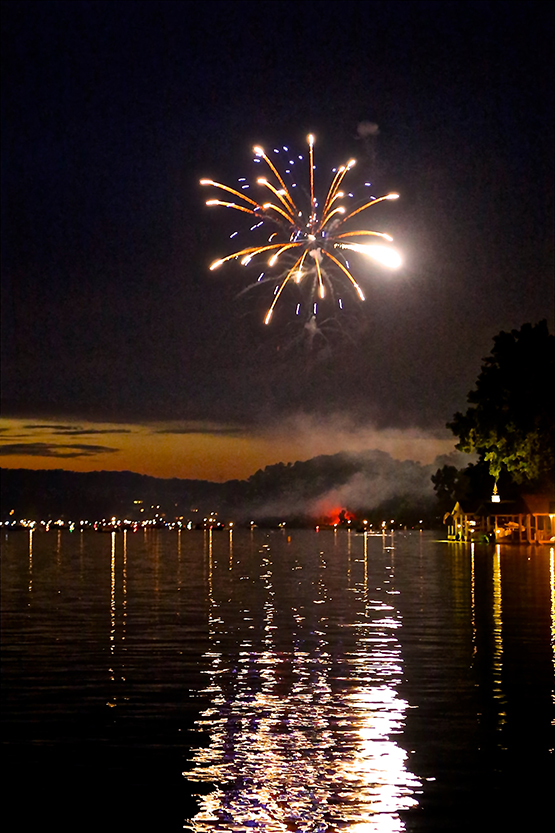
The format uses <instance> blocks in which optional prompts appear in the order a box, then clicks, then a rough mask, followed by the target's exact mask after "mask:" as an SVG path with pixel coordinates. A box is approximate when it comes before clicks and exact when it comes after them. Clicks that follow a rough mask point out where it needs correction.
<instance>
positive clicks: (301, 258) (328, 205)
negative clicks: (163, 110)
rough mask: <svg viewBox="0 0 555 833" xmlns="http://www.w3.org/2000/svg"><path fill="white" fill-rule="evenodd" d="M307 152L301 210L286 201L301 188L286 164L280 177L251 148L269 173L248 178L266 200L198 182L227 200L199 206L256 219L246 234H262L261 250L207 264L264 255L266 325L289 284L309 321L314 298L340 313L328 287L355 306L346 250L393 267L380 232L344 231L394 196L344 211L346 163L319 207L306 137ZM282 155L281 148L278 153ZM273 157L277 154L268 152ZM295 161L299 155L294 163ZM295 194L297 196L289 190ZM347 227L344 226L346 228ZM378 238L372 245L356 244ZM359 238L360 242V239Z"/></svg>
mask: <svg viewBox="0 0 555 833" xmlns="http://www.w3.org/2000/svg"><path fill="white" fill-rule="evenodd" d="M308 149H309V177H308V180H309V182H308V184H309V191H308V193H307V194H306V200H305V202H306V205H305V207H304V209H303V207H302V206H301V204H300V200H296V199H294V198H293V196H292V192H295V194H296V193H297V192H298V191H302V188H301V189H297V183H296V182H295V181H294V180H293V177H292V171H291V169H292V167H293V165H294V161H290V162H289V168H288V169H287V170H286V171H285V174H281V173H280V172H279V170H278V168H277V167H276V166H275V165H274V164H273V162H272V161H271V159H269V157H268V156H267V155H266V153H265V152H264V150H263V149H262V148H261V147H255V148H254V149H253V150H254V154H255V162H259V163H260V162H263V163H265V165H266V166H267V168H268V169H269V172H270V176H269V178H268V177H264V176H261V177H259V178H258V179H257V180H256V183H257V185H258V186H259V187H260V188H261V193H262V194H263V195H264V196H266V198H267V197H268V192H269V194H270V195H271V197H270V199H269V201H267V200H264V199H262V200H255V199H252V198H251V197H250V196H247V194H246V193H245V191H246V190H248V189H249V188H250V185H249V184H248V183H247V182H246V180H242V181H241V185H240V186H239V187H240V189H241V190H239V188H231V187H230V186H228V185H223V184H222V183H220V182H214V180H212V179H201V181H200V184H201V185H208V186H212V187H214V188H216V189H219V190H220V191H224V192H226V194H230V195H231V196H232V198H233V201H229V200H227V199H209V200H207V201H206V205H209V206H213V205H219V206H223V207H225V208H231V209H234V210H235V211H240V212H243V213H244V214H250V215H252V216H253V217H254V218H255V219H256V221H257V222H256V223H255V224H254V225H253V226H251V229H250V230H251V232H256V233H264V231H266V235H268V230H269V232H270V233H269V236H266V239H265V241H264V242H263V243H262V245H253V246H248V247H246V248H243V249H240V250H239V251H236V252H233V253H232V254H229V255H226V256H225V257H222V258H220V259H218V260H215V261H214V262H213V263H212V264H211V266H210V269H211V270H214V269H217V268H218V267H220V266H222V264H224V263H226V262H228V261H231V260H239V261H240V263H241V264H242V265H243V266H247V265H248V264H249V263H251V262H252V261H253V260H254V259H255V258H260V257H263V258H264V257H267V258H268V259H267V264H266V266H267V269H268V274H267V273H266V272H262V273H261V275H260V277H259V278H258V281H262V280H264V281H267V280H272V281H273V282H274V284H275V287H274V296H273V300H272V303H271V305H270V307H269V309H268V311H267V313H266V316H265V319H264V323H265V324H269V322H270V319H271V318H272V315H273V312H274V309H275V307H276V304H277V303H278V301H279V300H280V298H281V297H282V295H283V292H284V290H285V288H286V287H287V286H288V285H291V284H294V285H297V286H298V287H299V288H302V287H303V286H304V287H307V288H308V291H307V296H308V297H307V308H308V309H309V313H308V315H309V318H310V317H315V316H316V312H317V305H318V301H319V300H322V299H324V298H325V297H326V294H327V293H329V294H331V295H332V296H333V297H334V298H335V299H336V300H337V303H338V306H339V307H340V308H342V306H343V302H342V298H341V296H340V295H339V294H338V292H337V291H336V287H337V286H339V287H341V286H343V285H347V287H348V288H349V289H350V291H351V292H353V293H355V294H356V296H357V297H358V299H360V301H364V300H365V298H364V293H363V291H362V289H361V287H360V285H359V284H358V282H357V281H356V280H355V278H354V277H353V274H352V273H351V267H350V264H349V261H348V260H347V254H346V253H348V252H354V253H356V254H362V255H365V256H367V257H370V258H372V259H373V260H374V261H376V262H378V263H379V264H381V265H383V266H386V267H389V268H397V267H398V266H400V264H401V258H400V256H399V254H398V252H397V251H396V250H395V249H394V248H393V247H392V246H391V245H390V244H391V243H392V240H393V238H392V237H391V236H390V235H389V234H386V233H385V232H382V231H370V230H367V229H360V228H352V225H353V223H352V220H353V218H355V217H357V218H358V219H360V215H361V214H362V212H364V211H366V210H367V209H369V208H371V207H372V206H374V205H377V204H378V203H381V202H383V201H384V200H395V199H397V198H398V196H399V195H398V194H386V195H385V196H382V197H374V196H373V197H371V198H370V199H369V200H366V201H363V202H362V204H361V205H358V207H355V206H354V205H353V204H352V203H351V207H350V208H349V207H348V206H346V205H344V204H343V201H345V202H346V201H347V200H353V199H354V198H353V195H352V194H351V193H346V192H344V191H343V190H341V186H342V184H343V183H344V180H345V177H346V175H347V174H348V173H349V171H350V170H351V169H352V168H353V166H354V165H355V160H354V159H351V160H350V161H349V162H347V163H346V164H345V165H341V166H340V167H339V168H337V169H335V171H334V172H333V178H332V181H331V184H330V186H329V189H328V192H327V194H326V196H325V199H324V201H323V203H322V204H320V201H319V200H318V199H317V197H316V195H315V189H314V170H315V166H314V137H313V136H312V135H310V136H308ZM283 150H284V151H286V152H288V148H283ZM276 152H278V151H276ZM302 158H303V157H302V156H301V157H299V159H300V160H302ZM287 177H289V178H291V184H290V185H286V182H285V179H286V178H287ZM295 189H297V191H295ZM349 226H351V228H349ZM232 236H234V235H232ZM374 238H378V240H379V241H380V242H378V243H376V242H364V241H365V240H366V241H371V240H372V239H374ZM361 241H362V242H361ZM301 306H302V304H301V303H297V306H296V313H297V315H298V314H299V313H300V310H301Z"/></svg>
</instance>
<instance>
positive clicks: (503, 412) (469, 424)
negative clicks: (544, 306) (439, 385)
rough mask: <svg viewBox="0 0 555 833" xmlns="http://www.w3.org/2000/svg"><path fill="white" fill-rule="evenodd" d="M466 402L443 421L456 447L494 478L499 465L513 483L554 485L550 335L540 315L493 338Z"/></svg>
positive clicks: (554, 348)
mask: <svg viewBox="0 0 555 833" xmlns="http://www.w3.org/2000/svg"><path fill="white" fill-rule="evenodd" d="M493 341H494V347H493V349H492V351H491V355H490V356H488V357H487V358H485V359H484V360H483V365H482V370H481V373H480V375H479V376H478V379H477V381H476V389H475V390H473V391H470V393H469V394H468V402H469V403H470V405H471V407H470V408H468V410H467V411H466V413H464V414H461V413H456V414H455V416H454V418H453V421H452V422H450V423H447V427H448V428H450V429H451V430H452V431H453V433H454V434H455V435H456V436H457V437H458V438H459V442H458V444H457V448H458V449H459V450H460V451H464V452H466V453H471V452H477V453H478V455H479V458H480V460H482V461H485V462H487V463H488V465H489V472H490V474H491V475H492V476H493V477H494V478H495V480H496V481H497V479H498V477H499V475H500V473H501V471H502V470H503V469H505V470H506V471H507V472H508V473H509V474H510V475H511V477H512V479H513V480H514V481H515V482H516V483H524V484H526V485H528V486H536V487H544V488H545V487H553V486H554V485H555V396H554V389H555V337H554V336H552V335H550V334H549V331H548V328H547V322H546V321H540V322H539V324H536V325H532V324H524V325H523V326H522V328H521V329H520V330H512V331H511V332H510V333H506V332H501V333H499V335H497V336H495V338H494V339H493Z"/></svg>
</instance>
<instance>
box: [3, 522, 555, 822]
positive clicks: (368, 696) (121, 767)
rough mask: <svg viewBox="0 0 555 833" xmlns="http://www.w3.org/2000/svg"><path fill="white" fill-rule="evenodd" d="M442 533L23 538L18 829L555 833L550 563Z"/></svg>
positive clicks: (554, 607) (9, 591)
mask: <svg viewBox="0 0 555 833" xmlns="http://www.w3.org/2000/svg"><path fill="white" fill-rule="evenodd" d="M439 537H440V536H439V535H438V534H436V533H430V532H420V531H415V532H395V533H390V534H385V535H365V534H356V533H355V532H351V531H347V530H338V531H335V532H334V531H329V530H321V531H319V532H316V531H309V530H287V531H286V530H275V531H265V530H261V529H254V530H253V531H252V532H251V531H248V530H236V531H234V532H233V533H230V532H229V531H214V532H212V531H210V530H205V531H181V532H178V531H174V532H169V531H156V530H149V531H148V532H146V531H145V532H143V531H140V532H138V533H131V532H127V533H119V534H116V533H112V534H100V533H96V534H95V533H92V532H87V533H78V532H74V533H70V532H67V531H50V532H48V533H44V532H35V533H33V534H30V533H28V532H21V531H20V532H9V533H6V532H4V533H3V540H2V704H3V708H2V720H3V746H4V761H5V764H4V772H5V773H6V774H5V775H4V776H3V786H4V808H5V813H4V814H5V816H6V818H7V817H8V815H9V814H11V813H12V811H13V813H14V817H16V818H17V820H18V821H17V824H15V823H14V828H13V829H24V830H31V829H35V827H36V828H39V827H42V826H43V825H45V826H48V827H50V826H52V824H53V823H54V824H55V829H56V830H58V831H60V830H64V831H65V830H68V831H70V830H71V831H82V830H106V829H112V830H118V831H126V830H133V831H135V830H136V831H143V830H149V831H150V830H152V831H162V833H164V831H172V830H183V829H185V830H186V831H195V833H196V831H199V832H200V831H202V833H205V832H206V833H208V831H267V833H278V831H293V832H294V831H298V833H301V831H302V832H303V833H338V832H339V831H348V832H349V833H401V832H402V831H434V832H435V831H437V833H439V831H459V830H460V831H468V830H478V831H481V830H490V829H491V830H496V831H507V830H519V831H523V830H526V831H538V830H548V829H551V824H552V823H553V815H552V810H551V806H552V792H553V784H554V783H555V781H553V772H554V769H553V759H554V753H553V749H554V747H555V738H554V715H555V712H554V648H555V564H554V552H553V549H552V548H549V547H535V548H532V547H514V546H497V547H490V546H486V545H483V546H482V545H470V544H455V543H447V542H446V541H442V540H439ZM8 810H9V813H8Z"/></svg>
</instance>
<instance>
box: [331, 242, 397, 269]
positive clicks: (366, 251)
mask: <svg viewBox="0 0 555 833" xmlns="http://www.w3.org/2000/svg"><path fill="white" fill-rule="evenodd" d="M341 248H342V249H350V250H351V251H352V252H358V253H359V254H361V255H366V257H371V258H372V260H375V261H377V262H378V263H380V264H381V265H382V266H387V267H388V268H389V269H398V268H399V267H400V266H402V263H403V261H402V259H401V255H400V254H399V252H398V251H397V250H396V249H391V248H389V246H378V245H373V244H372V243H369V244H367V245H363V244H361V243H343V244H342V245H341Z"/></svg>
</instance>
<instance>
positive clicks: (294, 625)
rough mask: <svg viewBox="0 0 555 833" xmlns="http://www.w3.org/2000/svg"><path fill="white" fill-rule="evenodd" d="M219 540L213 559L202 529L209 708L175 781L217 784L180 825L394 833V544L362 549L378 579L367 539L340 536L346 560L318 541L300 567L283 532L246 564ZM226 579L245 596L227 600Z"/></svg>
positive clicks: (399, 791) (401, 791)
mask: <svg viewBox="0 0 555 833" xmlns="http://www.w3.org/2000/svg"><path fill="white" fill-rule="evenodd" d="M388 540H389V539H388ZM231 542H232V539H230V552H229V558H228V559H225V558H224V557H221V558H215V557H214V552H213V541H212V535H211V533H207V541H206V559H207V572H208V574H207V584H208V590H209V601H210V607H209V611H210V612H209V632H210V643H211V644H210V649H209V650H208V651H207V652H206V654H205V660H206V663H207V667H206V671H205V673H206V675H207V677H208V681H207V685H206V688H205V690H204V692H203V694H204V696H205V697H206V698H208V699H209V705H208V708H206V709H205V710H204V712H203V714H202V715H201V718H200V720H199V721H198V728H199V730H201V731H202V732H203V733H204V734H205V735H206V737H207V740H208V745H206V746H201V747H199V748H197V749H196V750H195V752H194V755H193V758H192V767H191V769H190V771H189V772H187V773H185V775H186V777H187V778H188V779H189V780H191V781H193V782H209V783H211V784H214V785H217V787H216V789H214V790H213V791H212V792H210V793H209V795H205V796H202V797H199V800H200V809H199V812H198V813H197V814H196V815H195V816H194V818H193V819H191V820H190V821H189V822H188V824H186V825H185V828H184V829H185V830H189V831H195V832H196V831H198V833H200V831H209V830H210V831H215V830H222V831H223V830H244V829H251V830H252V829H254V830H264V831H268V832H269V833H270V832H272V831H284V830H289V831H307V833H308V831H322V833H323V831H332V830H335V829H338V827H341V829H346V828H348V829H349V830H350V831H353V833H371V831H374V832H375V833H386V832H387V833H400V831H403V830H404V829H405V827H404V823H403V821H402V819H401V817H400V815H399V811H401V810H406V809H409V808H411V807H414V806H416V805H417V803H418V802H417V798H416V796H417V794H418V793H419V792H420V789H421V784H420V781H419V780H418V778H417V777H416V776H415V775H414V774H412V773H411V772H410V771H409V769H408V768H407V764H406V758H407V754H406V752H405V751H404V750H403V749H402V748H401V747H400V746H399V745H398V743H397V742H396V737H397V736H398V735H400V734H402V732H403V728H404V723H405V715H406V710H407V708H408V704H407V702H406V701H405V700H403V699H401V698H400V697H399V695H398V692H397V686H398V685H399V683H400V681H401V675H402V666H403V660H402V654H401V646H400V643H399V640H398V638H397V631H398V629H399V628H400V627H401V626H402V622H401V616H400V613H399V611H398V610H397V609H396V608H395V607H394V605H393V604H392V603H391V598H392V595H393V594H394V593H395V592H396V591H395V590H394V587H393V582H394V572H393V566H392V561H393V547H387V548H386V546H385V543H384V540H383V539H382V538H381V537H380V538H379V539H378V538H374V539H372V540H371V541H370V543H371V544H372V545H374V546H373V548H374V549H376V550H377V549H378V547H379V548H380V549H381V550H382V552H383V553H384V554H385V555H386V556H387V557H386V558H385V559H382V561H381V562H380V566H379V568H378V570H377V573H376V567H375V564H374V570H373V571H372V572H370V571H369V563H368V543H369V539H368V537H367V536H366V535H364V536H356V537H355V536H353V539H351V536H349V541H348V543H349V546H348V548H347V552H345V550H344V549H343V548H341V549H340V550H339V551H338V550H337V538H336V537H335V538H333V539H332V534H331V533H330V534H328V536H327V538H326V535H323V536H321V537H320V539H318V547H319V549H316V550H315V551H314V553H313V557H312V560H311V562H310V563H307V562H306V560H303V561H302V563H300V562H299V560H298V559H297V558H296V557H295V548H294V544H291V545H289V546H287V545H285V546H284V539H283V537H281V538H280V537H278V536H269V537H268V542H267V543H265V544H264V545H263V546H261V547H260V548H259V549H258V550H257V551H254V552H253V553H252V557H251V559H250V561H249V562H248V563H246V562H244V561H242V562H240V561H237V560H234V559H233V555H232V552H231ZM332 551H333V552H332ZM330 554H333V565H332V564H331V561H330ZM375 555H376V553H374V556H375ZM332 566H333V569H328V568H329V567H332ZM274 572H279V574H280V575H279V582H278V583H274ZM286 573H289V581H288V582H284V577H285V578H287V576H286ZM238 580H241V581H242V582H244V586H246V587H248V592H247V593H244V594H239V595H234V587H236V585H237V583H238ZM284 586H285V587H288V586H289V588H290V594H288V595H287V597H286V596H285V594H284V593H283V589H282V588H283V587H284ZM349 591H350V592H349ZM280 593H281V595H279V597H278V594H280ZM238 623H240V624H239V630H240V633H238V632H237V630H238ZM234 643H238V644H239V650H238V651H236V652H233V644H234ZM226 649H227V650H226Z"/></svg>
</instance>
